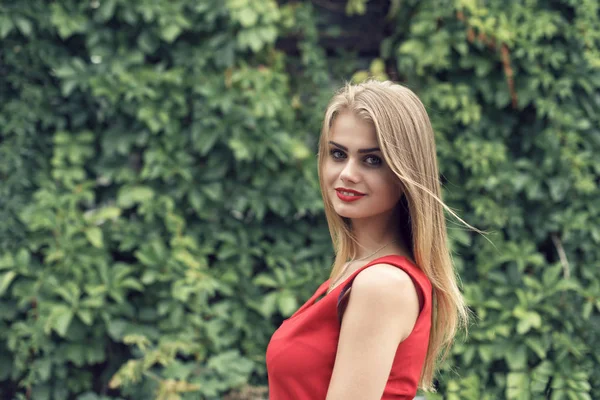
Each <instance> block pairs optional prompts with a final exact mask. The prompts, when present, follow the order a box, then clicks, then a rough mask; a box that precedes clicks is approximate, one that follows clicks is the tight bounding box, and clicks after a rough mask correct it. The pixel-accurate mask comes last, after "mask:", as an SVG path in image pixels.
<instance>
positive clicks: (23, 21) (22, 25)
mask: <svg viewBox="0 0 600 400" xmlns="http://www.w3.org/2000/svg"><path fill="white" fill-rule="evenodd" d="M14 23H15V25H16V26H17V28H18V29H19V30H20V31H21V33H22V34H23V35H25V36H27V37H28V36H30V35H31V32H32V30H33V26H32V25H31V21H29V19H27V18H25V17H19V16H17V17H15V18H14Z"/></svg>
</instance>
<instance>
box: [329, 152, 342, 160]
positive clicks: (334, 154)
mask: <svg viewBox="0 0 600 400" xmlns="http://www.w3.org/2000/svg"><path fill="white" fill-rule="evenodd" d="M329 154H331V157H333V159H334V160H339V159H341V158H344V155H345V154H344V152H343V151H341V150H338V149H331V150H330V151H329Z"/></svg>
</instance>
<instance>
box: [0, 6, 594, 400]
mask: <svg viewBox="0 0 600 400" xmlns="http://www.w3.org/2000/svg"><path fill="white" fill-rule="evenodd" d="M315 4H317V2H315ZM371 6H374V5H371V4H370V3H369V2H368V1H364V0H356V1H348V2H347V3H346V8H345V11H346V13H347V14H349V15H355V16H354V18H358V17H360V16H361V15H363V14H366V13H367V11H368V7H371ZM598 13H599V6H598V2H597V1H593V0H590V1H571V0H562V1H559V2H547V1H542V0H529V1H527V2H518V1H509V2H508V3H507V2H501V1H488V2H485V3H484V2H478V1H467V0H456V1H441V2H440V1H414V0H412V1H404V2H400V1H392V2H391V7H390V10H389V13H388V16H387V19H386V21H387V24H388V26H387V27H386V29H388V32H390V34H389V35H388V36H387V37H386V38H385V40H384V41H383V42H382V43H381V47H380V49H379V50H380V51H379V54H377V56H376V57H375V58H374V59H367V60H365V59H357V57H356V54H354V53H352V52H344V51H339V50H337V51H329V52H328V50H327V49H325V48H324V47H323V44H322V42H321V40H320V36H321V29H322V28H321V27H322V26H323V23H322V22H323V21H322V18H325V17H323V15H321V10H320V9H316V8H315V6H313V5H312V4H311V2H308V1H305V2H287V3H286V4H278V3H277V2H275V1H262V0H261V1H251V0H228V1H226V2H222V1H218V0H205V1H201V2H197V1H190V0H177V1H172V0H152V1H149V0H145V1H136V2H125V1H122V0H98V1H90V2H78V1H72V0H63V1H55V2H46V1H41V0H31V1H27V2H16V1H12V2H4V3H3V4H2V5H0V40H1V46H0V59H1V60H2V63H1V64H2V65H1V67H0V82H1V83H2V84H1V85H0V127H1V128H0V129H1V131H0V134H1V136H0V182H1V183H0V201H1V203H0V204H1V207H0V220H2V222H3V223H2V224H0V310H2V311H1V312H0V360H1V362H0V397H2V398H18V399H36V400H38V399H41V400H45V399H48V400H51V399H52V400H53V399H57V400H58V399H68V398H69V399H70V398H77V399H79V400H107V399H118V398H128V399H148V398H158V399H170V400H171V399H173V400H174V399H198V398H203V399H218V398H223V396H225V395H227V393H229V394H230V395H232V396H233V394H234V393H238V392H239V393H243V392H245V391H246V388H248V387H252V386H264V385H266V371H265V365H264V361H265V360H264V352H265V348H266V344H267V342H268V340H269V338H270V336H271V334H272V332H273V331H274V330H275V328H276V327H277V326H278V325H279V324H280V322H281V321H282V319H283V318H285V317H287V316H289V315H290V314H291V313H292V312H293V311H294V310H295V309H296V308H297V307H298V305H299V304H301V303H302V302H303V301H304V300H305V299H306V298H307V297H308V296H309V295H310V294H311V293H312V292H313V291H314V288H315V287H316V285H318V284H319V283H321V282H322V281H323V280H324V279H325V278H326V276H327V275H328V272H329V271H328V267H329V265H330V262H331V249H330V239H329V235H328V232H327V227H326V223H325V220H324V216H323V211H322V204H321V201H320V196H319V193H318V181H317V176H316V168H315V167H316V165H315V161H316V158H315V156H314V154H315V151H316V140H317V137H318V132H319V129H320V123H321V118H322V114H321V113H322V111H323V109H324V107H325V104H326V102H327V100H328V99H329V97H330V96H331V93H332V91H333V90H334V89H335V88H337V87H338V86H339V85H340V84H341V83H342V81H343V80H354V81H361V80H363V79H365V78H366V77H367V76H375V77H376V78H378V79H386V77H388V76H392V77H396V76H397V77H399V79H400V80H401V81H403V82H404V83H405V84H407V85H408V86H409V87H411V88H412V89H414V90H415V91H416V92H417V93H418V94H419V95H420V97H421V98H422V99H423V101H424V102H425V104H426V106H427V107H428V109H429V110H430V115H431V117H432V122H433V124H434V127H435V130H436V135H437V141H438V154H439V159H440V164H441V170H442V172H443V176H442V179H443V180H444V183H445V198H446V200H447V201H448V203H449V204H450V206H451V207H453V208H455V209H457V210H458V211H459V214H461V215H462V216H463V217H464V218H465V219H466V220H467V221H468V222H470V223H472V224H474V225H475V226H477V227H478V228H481V229H484V230H488V231H490V232H492V233H491V234H490V235H489V239H490V240H491V242H492V244H491V243H490V242H488V241H487V240H486V239H484V238H482V237H480V236H477V235H474V234H471V233H469V232H465V231H464V230H463V229H462V228H460V227H459V226H457V225H455V224H454V223H451V224H450V236H451V242H452V246H453V249H454V252H455V261H456V264H457V266H458V268H459V271H460V274H461V278H462V281H463V284H464V292H465V295H466V297H467V299H468V302H469V304H470V306H471V308H472V310H473V313H474V315H475V317H474V323H473V325H472V326H471V328H470V331H469V336H468V339H467V340H466V341H463V340H460V339H459V340H457V345H456V346H455V347H454V348H453V352H452V356H451V357H450V358H449V360H448V361H447V363H446V364H445V365H444V367H443V369H442V371H441V373H440V381H439V385H438V386H439V393H441V394H443V396H444V398H448V399H496V398H506V399H529V398H550V399H563V398H564V399H590V398H600V392H599V391H598V388H600V372H599V371H600V368H598V367H599V365H600V354H599V353H598V352H597V350H596V349H597V348H598V346H599V345H600V341H599V340H598V335H597V332H598V331H599V330H600V276H599V269H598V260H599V259H600V251H599V250H598V249H599V248H600V246H598V245H599V244H600V228H599V227H600V206H598V201H597V199H598V196H599V194H600V190H599V188H598V183H599V182H600V161H599V159H598V157H597V156H596V157H595V156H594V155H595V154H598V153H599V152H600V131H599V129H598V126H600V112H599V111H600V102H599V100H598V96H597V93H599V92H600V68H599V67H600V53H599V52H598V48H599V44H600V43H599V42H600V28H599V27H598V24H597V21H598ZM337 28H338V29H337V31H338V32H343V29H346V28H345V27H337ZM333 31H335V30H333ZM286 39H290V40H294V41H295V42H294V43H295V47H296V48H295V49H293V50H292V51H289V52H285V51H284V50H283V49H282V47H280V46H279V41H280V40H286ZM283 47H285V46H283ZM296 49H297V51H296ZM429 396H430V395H428V397H429ZM439 397H440V395H431V398H439Z"/></svg>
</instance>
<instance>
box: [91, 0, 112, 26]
mask: <svg viewBox="0 0 600 400" xmlns="http://www.w3.org/2000/svg"><path fill="white" fill-rule="evenodd" d="M116 5H117V1H116V0H102V1H101V2H100V7H98V10H97V11H96V12H97V13H98V16H99V17H100V21H102V22H106V21H108V20H109V19H111V18H112V16H113V15H114V13H115V6H116Z"/></svg>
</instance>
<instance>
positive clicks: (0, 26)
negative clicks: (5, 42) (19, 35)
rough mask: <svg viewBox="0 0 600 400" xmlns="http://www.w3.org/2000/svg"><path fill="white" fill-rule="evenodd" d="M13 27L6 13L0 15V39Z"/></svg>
mask: <svg viewBox="0 0 600 400" xmlns="http://www.w3.org/2000/svg"><path fill="white" fill-rule="evenodd" d="M13 28H14V25H13V22H12V20H11V19H10V18H9V17H8V15H0V39H4V38H5V37H7V36H8V34H9V33H10V32H11V31H12V30H13Z"/></svg>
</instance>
